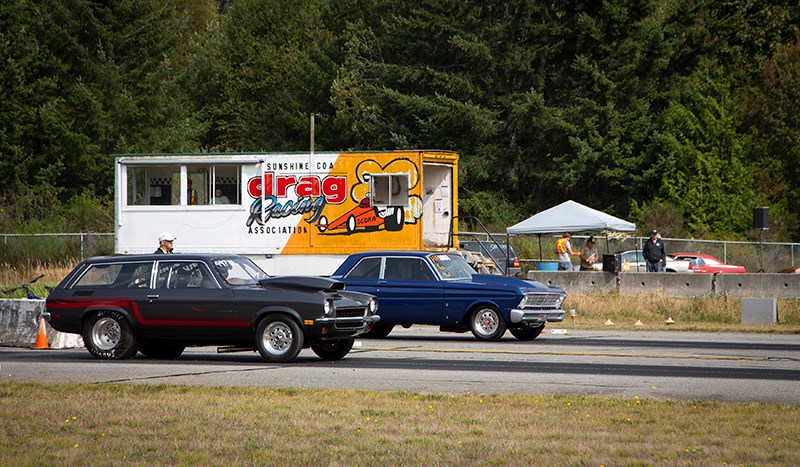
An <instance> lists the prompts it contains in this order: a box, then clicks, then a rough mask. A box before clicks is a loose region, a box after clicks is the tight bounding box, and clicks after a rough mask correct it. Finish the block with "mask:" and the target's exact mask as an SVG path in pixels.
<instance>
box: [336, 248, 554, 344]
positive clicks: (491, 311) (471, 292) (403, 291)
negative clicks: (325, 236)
mask: <svg viewBox="0 0 800 467" xmlns="http://www.w3.org/2000/svg"><path fill="white" fill-rule="evenodd" d="M332 278H333V279H338V280H340V281H342V282H344V283H345V284H346V285H347V290H351V291H358V292H366V293H369V294H372V295H375V296H377V297H378V300H379V303H380V308H379V312H378V314H379V315H380V321H379V322H378V323H376V324H375V326H374V327H373V328H372V329H371V330H370V332H369V333H367V334H365V336H366V337H386V336H387V335H388V334H389V333H390V332H392V329H393V328H394V326H396V325H400V326H404V327H409V326H411V325H414V324H428V325H436V326H439V327H440V330H442V331H451V332H467V331H472V334H473V335H474V336H475V337H476V338H478V339H480V340H498V339H500V338H501V337H503V334H505V332H506V329H508V330H510V331H511V334H513V335H514V337H516V338H517V339H520V340H531V339H535V338H536V337H537V336H538V335H539V334H540V333H541V332H542V329H544V326H545V323H547V322H560V321H563V320H564V316H565V313H564V311H563V310H561V304H562V303H563V302H564V299H565V298H566V296H567V295H566V293H564V290H563V289H562V288H560V287H553V286H545V285H543V284H540V283H538V282H533V281H526V280H520V279H515V278H512V277H506V276H490V275H481V274H476V273H475V270H474V269H472V267H471V266H470V265H469V263H467V262H466V260H464V258H463V257H461V255H460V254H458V253H453V252H430V251H373V252H364V253H356V254H352V255H350V256H349V257H348V258H347V259H346V260H345V261H344V263H342V265H341V266H339V268H338V269H337V270H336V271H335V272H334V273H333V276H332Z"/></svg>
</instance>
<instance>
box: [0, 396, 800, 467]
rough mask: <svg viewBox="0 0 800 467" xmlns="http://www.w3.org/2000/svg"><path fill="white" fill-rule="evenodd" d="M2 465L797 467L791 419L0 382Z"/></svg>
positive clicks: (671, 406)
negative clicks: (675, 466)
mask: <svg viewBox="0 0 800 467" xmlns="http://www.w3.org/2000/svg"><path fill="white" fill-rule="evenodd" d="M0 413H2V417H3V423H2V425H3V429H2V430H0V465H109V464H139V465H165V464H169V465H209V464H217V465H220V464H226V465H565V464H571V465H650V464H664V465H678V464H681V465H709V464H716V465H725V464H731V465H798V464H800V429H798V424H797V420H798V418H800V407H798V406H781V405H768V404H743V403H716V402H702V401H686V402H670V401H663V400H655V399H650V398H648V396H647V395H646V394H643V395H642V396H641V397H634V398H633V399H629V400H628V399H607V398H600V397H581V396H552V395H525V396H521V395H492V394H469V393H467V394H417V393H410V392H385V393H383V392H365V391H334V390H296V389H254V388H195V387H176V386H150V385H146V386H145V385H141V386H139V385H118V384H103V385H41V384H23V383H8V382H1V383H0Z"/></svg>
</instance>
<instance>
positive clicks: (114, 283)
mask: <svg viewBox="0 0 800 467" xmlns="http://www.w3.org/2000/svg"><path fill="white" fill-rule="evenodd" d="M152 270H153V263H151V262H146V263H114V264H94V265H92V266H91V267H90V268H89V269H87V270H86V272H85V273H83V275H82V276H81V277H80V278H79V279H78V280H77V281H76V282H75V284H74V285H73V287H78V288H79V287H92V288H102V289H132V288H148V287H149V286H150V272H151V271H152Z"/></svg>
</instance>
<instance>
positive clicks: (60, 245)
mask: <svg viewBox="0 0 800 467" xmlns="http://www.w3.org/2000/svg"><path fill="white" fill-rule="evenodd" d="M0 241H2V245H3V247H2V249H0V264H8V265H13V266H16V265H23V264H65V263H69V262H74V261H75V260H82V259H84V258H90V257H92V256H100V255H110V254H112V253H113V252H114V234H113V233H57V234H0Z"/></svg>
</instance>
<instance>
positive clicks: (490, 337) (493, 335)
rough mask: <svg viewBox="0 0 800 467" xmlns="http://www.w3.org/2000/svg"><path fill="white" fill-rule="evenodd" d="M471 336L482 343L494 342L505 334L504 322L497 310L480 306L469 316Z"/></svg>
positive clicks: (489, 306)
mask: <svg viewBox="0 0 800 467" xmlns="http://www.w3.org/2000/svg"><path fill="white" fill-rule="evenodd" d="M469 324H470V329H471V330H472V335H474V336H475V337H476V338H478V339H479V340H482V341H496V340H499V339H500V338H501V337H503V334H505V333H506V322H505V321H503V316H502V315H500V312H499V311H498V310H497V308H495V307H493V306H491V305H482V306H480V307H478V308H476V309H475V311H474V312H473V313H472V315H470V320H469Z"/></svg>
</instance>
